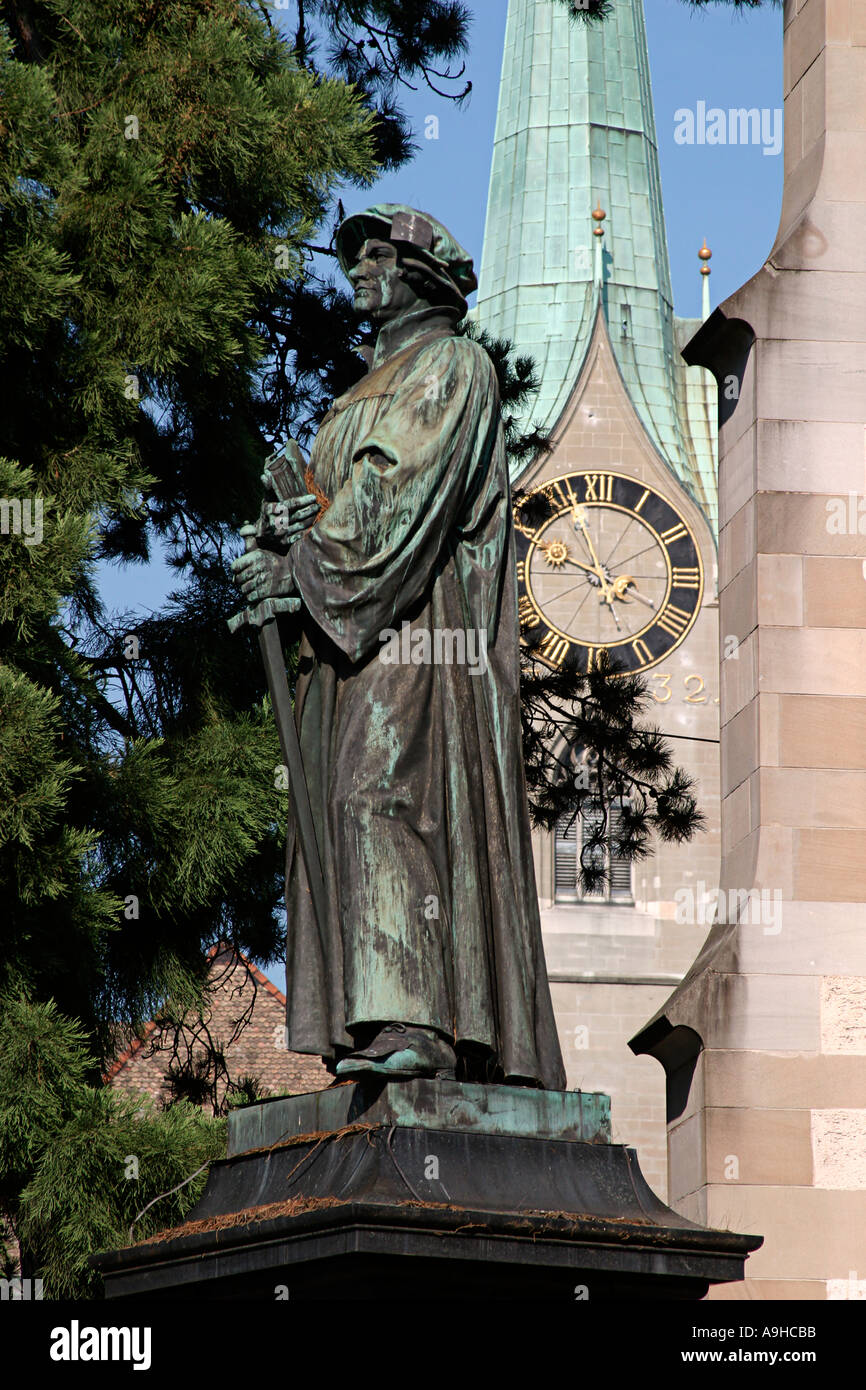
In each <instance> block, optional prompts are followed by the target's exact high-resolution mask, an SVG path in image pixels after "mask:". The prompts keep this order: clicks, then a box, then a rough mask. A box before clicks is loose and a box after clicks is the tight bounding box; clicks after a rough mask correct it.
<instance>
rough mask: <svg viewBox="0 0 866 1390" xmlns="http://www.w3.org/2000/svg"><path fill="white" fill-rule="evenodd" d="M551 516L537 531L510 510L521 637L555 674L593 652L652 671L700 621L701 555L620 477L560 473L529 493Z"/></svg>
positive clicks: (660, 500) (592, 658)
mask: <svg viewBox="0 0 866 1390" xmlns="http://www.w3.org/2000/svg"><path fill="white" fill-rule="evenodd" d="M536 493H542V494H544V495H545V496H546V498H547V499H548V501H549V502H550V503H551V505H552V508H553V512H552V514H551V516H550V517H549V519H548V520H547V521H544V522H542V524H541V525H539V526H538V527H537V528H534V527H533V526H532V525H531V524H529V523H527V521H526V520H525V517H524V516H523V515H521V512H522V511H523V510H524V508H525V502H524V506H523V507H520V506H518V507H515V512H514V524H515V529H516V532H517V537H516V539H517V579H518V605H519V618H520V627H521V632H522V634H523V636H524V637H527V638H528V637H531V638H532V641H533V643H536V642H538V641H539V639H540V646H539V647H538V655H539V656H540V657H541V658H542V659H543V660H544V661H546V662H547V663H548V665H550V666H554V667H559V666H561V665H562V664H563V662H564V661H565V659H566V657H567V656H568V655H569V653H571V654H572V657H573V659H574V660H575V661H576V666H577V669H578V670H579V671H583V672H586V671H590V670H592V669H593V667H595V666H596V665H597V662H598V655H599V653H600V652H602V651H607V652H609V654H610V657H611V660H615V661H617V662H619V663H621V665H622V666H623V667H624V668H625V670H626V671H640V670H644V669H646V668H648V667H650V666H655V665H656V664H657V663H658V662H659V661H662V660H664V658H665V657H666V656H668V654H669V653H670V652H671V651H673V649H674V648H675V647H678V646H679V644H680V642H682V640H683V638H684V637H685V636H686V634H687V632H688V631H689V630H690V628H691V627H692V625H693V623H694V621H695V619H696V618H697V616H698V613H699V612H700V607H701V599H702V597H703V590H704V575H703V567H702V565H701V557H700V552H699V550H698V547H697V544H696V542H695V539H694V536H693V535H692V533H691V531H690V530H689V528H688V526H687V524H686V522H685V521H684V519H683V517H682V516H681V515H680V513H679V512H678V511H677V509H676V508H675V507H674V506H672V505H671V503H670V502H668V501H667V500H666V499H665V498H664V497H662V496H661V495H660V494H659V493H657V492H655V491H653V489H652V488H650V487H646V486H645V485H644V484H643V483H641V482H638V481H637V480H636V479H634V478H629V477H627V476H626V475H625V474H622V473H598V472H586V473H566V474H563V475H562V476H561V477H559V478H554V479H553V480H552V481H551V482H548V483H543V484H542V485H541V486H540V487H538V488H534V489H533V490H532V492H531V493H529V494H528V496H529V497H531V496H533V495H534V494H536Z"/></svg>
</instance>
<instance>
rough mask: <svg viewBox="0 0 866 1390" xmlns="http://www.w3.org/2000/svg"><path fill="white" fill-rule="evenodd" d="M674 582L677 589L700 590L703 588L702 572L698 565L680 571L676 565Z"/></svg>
mask: <svg viewBox="0 0 866 1390" xmlns="http://www.w3.org/2000/svg"><path fill="white" fill-rule="evenodd" d="M672 582H673V587H674V588H675V589H699V588H700V587H701V579H700V570H699V569H698V567H697V565H690V566H688V567H687V568H685V569H680V568H679V567H678V566H677V565H674V574H673V581H672Z"/></svg>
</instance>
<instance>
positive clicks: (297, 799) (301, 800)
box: [259, 618, 328, 942]
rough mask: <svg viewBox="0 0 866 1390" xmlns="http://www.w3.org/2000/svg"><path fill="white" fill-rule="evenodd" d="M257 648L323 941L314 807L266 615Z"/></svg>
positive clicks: (277, 645)
mask: <svg viewBox="0 0 866 1390" xmlns="http://www.w3.org/2000/svg"><path fill="white" fill-rule="evenodd" d="M259 649H260V651H261V654H262V662H263V664H264V668H265V676H266V678H267V682H268V691H269V693H270V697H271V705H272V707H273V711H274V719H275V720H276V724H277V733H278V734H279V738H280V748H281V749H282V754H283V760H284V762H285V764H286V767H287V769H288V773H289V787H290V788H291V793H292V801H293V802H294V806H295V820H296V823H297V831H298V843H299V845H300V848H301V856H302V858H303V861H304V868H305V869H306V871H307V884H308V886H309V889H310V896H311V898H312V900H313V912H314V913H315V917H316V925H317V926H318V928H319V933H320V936H321V938H322V941H323V942H324V940H325V936H326V922H327V915H328V912H327V902H328V900H327V895H326V893H325V880H324V878H323V876H322V860H321V857H320V854H319V842H318V839H317V837H316V825H315V822H314V820H313V810H312V807H311V805H310V793H309V790H308V788H307V779H306V776H305V774H304V763H303V759H302V757H301V746H300V744H299V742H298V731H297V729H296V728H295V717H294V712H293V710H292V701H291V696H290V694H289V682H288V680H287V678H286V663H285V659H284V657H283V647H282V643H281V641H280V634H279V630H278V628H277V622H276V619H275V618H269V619H268V620H267V622H264V623H263V624H262V626H261V627H260V629H259Z"/></svg>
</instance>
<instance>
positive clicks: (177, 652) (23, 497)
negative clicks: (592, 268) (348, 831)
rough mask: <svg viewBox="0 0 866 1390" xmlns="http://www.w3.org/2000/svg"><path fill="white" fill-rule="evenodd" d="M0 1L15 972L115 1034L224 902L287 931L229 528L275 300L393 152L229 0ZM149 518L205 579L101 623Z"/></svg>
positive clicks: (10, 939) (184, 979) (142, 555)
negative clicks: (117, 574)
mask: <svg viewBox="0 0 866 1390" xmlns="http://www.w3.org/2000/svg"><path fill="white" fill-rule="evenodd" d="M3 14H4V18H5V19H6V21H7V23H8V33H5V32H4V33H3V35H2V48H0V63H2V85H0V178H2V184H3V194H2V199H0V203H2V211H0V255H2V258H3V274H2V276H0V356H2V372H0V418H2V442H0V454H2V456H3V458H2V462H0V491H2V493H3V503H2V507H3V515H2V523H3V532H4V534H3V536H2V545H3V578H2V586H3V587H2V595H0V710H2V718H0V753H2V769H0V882H2V886H3V895H4V900H5V902H6V903H7V904H8V905H9V909H8V911H7V912H5V913H4V924H3V943H2V944H3V949H2V955H0V975H2V982H5V983H6V984H7V985H9V986H12V987H13V988H15V989H16V990H18V989H22V990H25V991H27V992H28V993H29V994H30V995H31V996H32V997H34V998H43V999H48V998H54V999H55V1000H56V1001H57V1003H58V1005H59V1007H60V1008H61V1010H62V1011H63V1012H64V1013H66V1014H68V1015H69V1016H70V1017H72V1018H76V1019H79V1020H81V1021H82V1023H83V1025H84V1026H85V1028H86V1029H87V1031H88V1033H89V1034H90V1035H92V1042H93V1046H94V1047H95V1048H96V1050H97V1052H100V1051H101V1050H103V1049H104V1048H105V1046H107V1043H108V1023H109V1022H110V1020H111V1019H112V1018H115V1017H118V1016H122V1017H127V1018H129V1019H134V1018H141V1017H146V1016H149V1014H150V1013H151V1012H152V1011H153V1009H154V1007H155V1005H156V1003H157V1001H158V1000H160V999H162V998H164V997H165V996H166V995H167V994H171V995H172V996H173V997H174V998H175V999H176V1000H177V1001H178V1002H179V1003H184V1002H188V1001H189V999H190V998H193V997H194V996H195V994H196V991H197V990H198V989H199V988H200V986H201V982H202V980H203V978H204V969H205V967H204V959H203V952H202V942H203V941H204V942H205V943H208V942H210V941H213V940H214V939H215V938H216V937H217V936H218V935H220V934H221V933H224V932H225V928H226V926H227V924H229V923H230V924H231V927H232V931H233V933H234V935H235V937H236V939H237V941H238V944H239V945H241V947H242V949H246V950H248V951H249V952H250V953H251V954H252V955H254V956H257V957H258V958H260V959H265V960H267V959H269V958H272V957H273V956H274V955H275V953H276V951H277V950H278V949H279V925H278V921H277V919H276V917H275V913H274V906H275V902H276V900H277V897H278V893H279V880H280V869H281V860H282V854H283V848H282V843H281V841H282V836H281V832H280V829H279V821H280V819H281V810H282V808H281V804H280V798H281V793H279V792H277V791H276V790H275V788H274V775H273V768H274V765H275V764H276V763H277V762H278V761H279V757H278V752H277V742H276V738H275V735H274V731H273V727H272V722H271V720H270V718H269V716H268V712H267V710H266V709H265V708H264V706H263V705H262V703H261V699H260V693H259V676H258V670H257V667H256V665H255V664H254V662H253V660H252V658H251V655H250V654H249V653H248V652H246V651H245V650H244V649H242V648H241V647H239V646H238V645H237V644H232V643H230V641H229V639H228V634H227V633H226V631H225V616H226V614H227V613H228V612H230V611H232V608H234V607H236V606H237V597H236V594H235V592H234V590H233V589H232V586H231V585H230V583H229V580H228V578H227V574H226V564H225V558H224V553H223V552H224V547H225V545H226V543H227V542H228V541H229V538H230V537H232V536H233V535H234V533H235V531H236V529H237V527H238V526H239V525H240V523H241V522H242V521H243V519H244V518H245V516H246V515H248V514H250V512H251V511H252V510H253V508H254V506H255V505H256V496H257V490H258V476H259V473H260V470H261V460H262V457H263V455H264V454H265V453H266V452H267V442H266V437H265V436H264V435H263V427H264V425H265V424H266V419H267V414H268V406H267V402H266V397H265V395H264V394H263V390H262V384H261V371H262V365H263V363H264V362H265V361H266V359H267V357H268V353H269V344H268V342H267V341H266V339H264V338H263V337H262V335H261V334H260V333H259V332H258V328H257V319H258V316H259V313H260V311H261V309H262V307H263V306H265V305H267V303H268V302H269V300H270V299H272V298H273V297H274V295H276V294H277V293H279V292H280V287H281V286H282V285H284V284H285V282H286V280H287V277H288V278H289V279H291V278H292V276H297V275H298V273H299V272H300V269H301V267H302V265H303V262H304V257H305V255H306V254H307V253H306V252H305V250H304V244H305V242H306V241H307V240H308V239H309V237H310V236H311V234H312V231H313V229H314V227H315V226H316V224H317V223H318V222H319V221H320V220H321V219H322V217H323V215H324V212H325V209H326V207H327V206H328V202H329V200H330V198H331V197H332V195H333V194H334V193H335V192H336V190H337V189H338V188H339V187H340V186H341V184H342V183H344V182H345V181H346V180H354V181H356V182H357V181H360V182H364V181H366V180H368V179H369V178H370V177H372V175H373V174H374V172H375V170H376V168H377V164H376V160H375V151H374V139H373V128H374V124H375V116H374V113H373V112H372V111H371V110H369V109H368V104H366V103H365V101H364V99H363V98H362V96H360V95H359V94H357V93H355V92H353V91H352V90H351V89H350V88H349V86H348V85H347V84H346V83H345V82H343V81H342V80H339V79H328V78H327V77H322V76H320V75H318V74H316V73H314V72H311V71H309V70H307V69H305V68H304V67H302V66H301V65H299V64H298V63H297V62H296V61H295V59H294V58H293V56H292V53H291V49H290V47H289V45H288V44H287V43H286V41H285V40H284V39H282V38H281V37H280V36H279V35H278V34H277V33H275V31H274V30H273V29H272V27H271V26H270V24H269V23H268V22H267V20H266V19H265V18H263V17H262V16H261V15H260V14H259V13H258V12H257V10H256V8H255V7H254V6H252V5H246V4H235V3H234V0H207V2H206V3H205V0H174V2H173V3H170V4H158V5H157V4H124V5H117V4H114V3H107V0H86V2H85V3H81V2H80V0H53V2H52V3H45V4H41V3H33V4H28V5H19V4H6V5H4V6H3ZM155 541H156V542H158V543H165V544H167V545H168V547H169V552H170V555H171V558H172V561H173V562H174V563H175V564H176V566H177V568H178V578H179V580H183V579H186V581H187V582H186V583H185V584H183V585H181V584H180V583H179V585H178V593H177V596H176V601H175V602H174V604H173V606H172V608H171V609H170V611H169V613H168V614H167V615H165V616H164V617H163V618H162V619H159V618H154V619H153V620H152V621H151V622H150V623H149V624H144V625H141V626H139V627H135V626H134V625H132V624H131V623H128V622H127V623H123V622H121V623H120V624H119V625H118V624H110V623H109V622H108V621H107V617H106V613H105V610H104V608H103V607H102V605H101V604H100V602H99V599H98V596H97V593H96V591H95V587H94V580H93V562H94V560H95V559H97V558H100V557H102V558H104V557H106V556H108V557H112V556H114V557H117V558H118V559H121V558H122V559H123V560H124V561H126V562H130V561H135V560H136V559H138V560H145V559H147V557H148V555H149V554H150V550H151V546H152V545H153V544H154V542H155ZM148 644H150V645H148ZM225 934H228V933H225Z"/></svg>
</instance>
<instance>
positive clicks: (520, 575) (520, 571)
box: [517, 560, 526, 584]
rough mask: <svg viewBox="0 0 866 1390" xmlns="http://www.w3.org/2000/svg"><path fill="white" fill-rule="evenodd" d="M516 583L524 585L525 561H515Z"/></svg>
mask: <svg viewBox="0 0 866 1390" xmlns="http://www.w3.org/2000/svg"><path fill="white" fill-rule="evenodd" d="M517 582H518V584H525V583H526V561H525V560H518V561H517Z"/></svg>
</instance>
